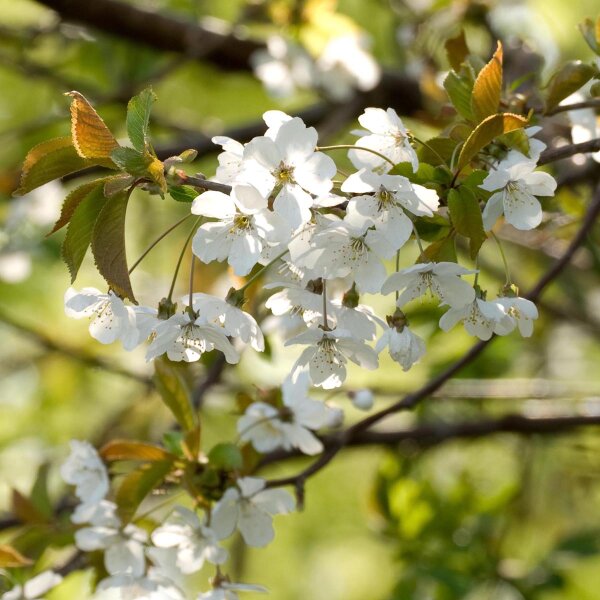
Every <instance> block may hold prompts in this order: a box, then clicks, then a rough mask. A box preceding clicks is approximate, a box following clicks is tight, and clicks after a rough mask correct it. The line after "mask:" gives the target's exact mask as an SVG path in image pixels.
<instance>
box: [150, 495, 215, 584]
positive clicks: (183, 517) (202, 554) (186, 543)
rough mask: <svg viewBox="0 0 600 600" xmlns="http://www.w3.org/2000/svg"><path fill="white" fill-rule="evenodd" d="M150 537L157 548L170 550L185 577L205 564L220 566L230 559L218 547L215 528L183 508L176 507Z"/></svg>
mask: <svg viewBox="0 0 600 600" xmlns="http://www.w3.org/2000/svg"><path fill="white" fill-rule="evenodd" d="M151 537H152V543H153V544H154V545H155V546H157V547H159V548H168V549H171V551H172V552H173V553H174V554H175V555H176V557H177V558H176V565H177V567H178V568H179V569H180V570H181V572H182V573H185V574H190V573H194V572H196V571H199V570H200V569H201V568H202V566H203V565H204V562H205V561H208V562H210V563H212V564H215V565H221V564H223V563H224V562H225V561H226V560H227V551H226V550H225V549H224V548H221V546H219V544H218V542H217V538H216V536H215V533H214V532H213V531H212V529H210V528H209V527H207V526H206V525H204V524H203V523H201V522H200V519H199V518H198V516H197V515H196V513H195V512H193V511H191V510H188V509H187V508H184V507H182V506H178V507H176V508H175V510H174V511H173V513H172V514H171V515H170V516H169V517H168V518H167V520H166V521H165V522H164V523H163V524H162V525H161V526H160V527H157V528H156V529H155V530H154V531H153V532H152V536H151Z"/></svg>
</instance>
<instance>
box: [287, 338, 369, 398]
mask: <svg viewBox="0 0 600 600" xmlns="http://www.w3.org/2000/svg"><path fill="white" fill-rule="evenodd" d="M293 344H308V347H307V348H305V349H304V350H303V351H302V354H300V356H299V357H298V360H297V361H296V362H295V364H294V366H293V367H292V374H293V376H294V375H297V373H298V372H299V371H301V370H305V369H306V368H308V373H309V375H310V379H311V381H312V383H313V385H315V386H317V387H322V388H323V389H325V390H329V389H333V388H336V387H340V386H341V385H342V383H343V382H344V381H345V379H346V363H347V362H348V360H351V361H352V362H353V363H355V364H357V365H359V366H361V367H363V368H365V369H369V370H374V369H376V368H377V366H378V359H377V353H376V352H375V350H373V348H371V347H370V346H367V345H366V344H365V343H364V341H362V340H360V339H357V338H356V337H354V336H353V335H352V334H351V333H350V332H349V331H346V330H343V329H334V330H332V331H323V330H321V329H308V330H307V331H305V332H303V333H301V334H300V335H297V336H296V337H294V338H292V339H291V340H288V341H287V342H286V344H285V345H286V346H290V345H293Z"/></svg>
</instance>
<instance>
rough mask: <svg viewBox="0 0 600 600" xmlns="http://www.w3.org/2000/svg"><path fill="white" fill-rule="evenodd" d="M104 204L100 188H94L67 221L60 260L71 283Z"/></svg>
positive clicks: (104, 199) (88, 244)
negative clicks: (66, 269)
mask: <svg viewBox="0 0 600 600" xmlns="http://www.w3.org/2000/svg"><path fill="white" fill-rule="evenodd" d="M106 202H107V198H106V197H105V196H104V193H103V190H102V186H99V187H97V188H95V189H94V190H92V191H91V192H90V193H89V194H88V195H87V196H86V197H85V198H84V199H83V200H82V201H81V202H80V203H79V205H78V206H77V208H76V209H75V212H74V213H73V216H72V217H71V220H70V221H69V227H68V228H67V235H66V236H65V239H64V242H63V245H62V258H63V260H64V261H65V263H66V264H67V267H68V268H69V273H70V274H71V283H73V282H74V281H75V278H76V277H77V273H78V272H79V267H80V266H81V263H82V261H83V259H84V257H85V254H86V252H87V249H88V248H89V246H90V242H91V240H92V232H93V231H94V225H95V223H96V220H97V218H98V215H99V214H100V212H101V210H102V208H103V207H104V205H105V204H106Z"/></svg>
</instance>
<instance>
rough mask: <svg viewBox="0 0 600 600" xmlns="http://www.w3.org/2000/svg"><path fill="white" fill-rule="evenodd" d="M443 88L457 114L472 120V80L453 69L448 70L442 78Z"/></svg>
mask: <svg viewBox="0 0 600 600" xmlns="http://www.w3.org/2000/svg"><path fill="white" fill-rule="evenodd" d="M444 88H445V89H446V92H448V96H449V97H450V101H451V102H452V106H454V108H455V109H456V111H457V112H458V114H459V115H460V116H461V117H463V118H464V119H466V120H467V121H472V120H473V112H472V110H471V96H472V93H473V82H472V81H470V80H469V79H467V78H466V77H464V76H460V75H458V74H457V73H455V72H454V71H450V73H448V75H447V77H446V79H444Z"/></svg>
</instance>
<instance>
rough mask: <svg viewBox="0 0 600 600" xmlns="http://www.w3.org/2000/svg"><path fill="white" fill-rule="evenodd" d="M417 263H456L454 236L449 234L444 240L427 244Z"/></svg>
mask: <svg viewBox="0 0 600 600" xmlns="http://www.w3.org/2000/svg"><path fill="white" fill-rule="evenodd" d="M418 262H420V263H422V262H456V247H455V245H454V236H453V235H452V234H450V235H448V236H447V237H445V238H444V239H441V240H438V241H437V242H433V244H429V246H427V248H425V251H424V252H423V255H422V256H420V257H419V260H418Z"/></svg>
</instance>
